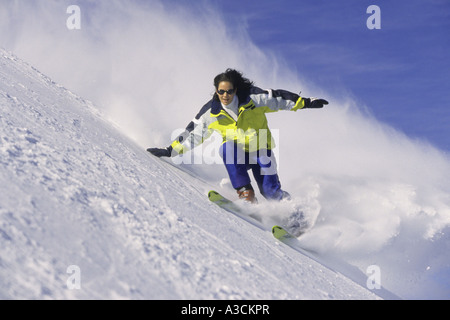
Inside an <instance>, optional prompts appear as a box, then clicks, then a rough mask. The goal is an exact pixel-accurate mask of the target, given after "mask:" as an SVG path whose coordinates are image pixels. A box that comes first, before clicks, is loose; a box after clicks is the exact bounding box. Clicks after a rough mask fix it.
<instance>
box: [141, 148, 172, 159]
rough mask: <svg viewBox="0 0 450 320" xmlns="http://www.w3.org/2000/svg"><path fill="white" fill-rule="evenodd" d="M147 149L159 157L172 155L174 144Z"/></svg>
mask: <svg viewBox="0 0 450 320" xmlns="http://www.w3.org/2000/svg"><path fill="white" fill-rule="evenodd" d="M147 151H148V152H150V153H151V154H152V155H154V156H155V157H158V158H161V157H171V156H172V146H170V147H167V148H148V149H147Z"/></svg>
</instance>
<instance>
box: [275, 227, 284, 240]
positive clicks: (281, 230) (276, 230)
mask: <svg viewBox="0 0 450 320" xmlns="http://www.w3.org/2000/svg"><path fill="white" fill-rule="evenodd" d="M284 233H286V231H285V230H284V229H283V228H282V227H280V226H273V227H272V234H273V235H274V236H275V238H278V237H277V236H278V235H280V234H284Z"/></svg>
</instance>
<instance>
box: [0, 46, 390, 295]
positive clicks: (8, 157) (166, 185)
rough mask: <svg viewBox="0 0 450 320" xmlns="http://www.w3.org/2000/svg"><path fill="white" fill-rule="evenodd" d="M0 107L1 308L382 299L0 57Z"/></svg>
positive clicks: (81, 103)
mask: <svg viewBox="0 0 450 320" xmlns="http://www.w3.org/2000/svg"><path fill="white" fill-rule="evenodd" d="M0 106H1V113H0V179H1V184H0V239H1V240H0V241H1V246H0V298H2V299H41V298H44V299H46V298H50V299H66V298H76V299H86V298H88V299H92V298H93V299H110V298H111V299H114V298H129V299H373V298H377V295H375V294H374V293H373V292H371V291H369V290H368V289H366V288H364V286H361V285H359V284H357V283H355V282H354V281H353V280H351V279H349V278H348V277H346V276H344V275H343V274H342V273H341V272H338V271H339V270H340V271H342V272H344V273H345V272H350V273H351V274H350V276H355V277H358V276H359V278H360V279H363V280H365V279H364V275H363V273H361V272H360V271H354V272H353V271H351V270H353V269H352V268H351V267H350V266H348V265H345V264H344V266H343V265H342V264H332V263H331V260H330V265H329V267H330V268H329V267H327V266H325V265H323V264H321V263H318V262H317V261H315V260H314V259H311V258H309V257H307V256H306V255H303V254H301V253H299V252H298V251H295V250H293V249H291V248H289V247H287V246H285V245H284V244H281V243H279V242H277V241H276V240H275V239H274V238H273V237H272V236H271V234H270V232H267V231H263V230H261V229H258V228H255V227H254V226H253V225H251V224H249V223H247V222H245V221H243V220H242V219H239V218H237V217H235V216H233V215H230V214H229V213H226V212H224V211H222V210H221V209H220V208H218V207H216V206H215V205H213V204H211V203H209V202H208V200H207V198H206V194H207V191H208V190H209V189H210V188H211V186H209V185H208V184H207V183H206V182H203V181H202V180H200V179H198V178H196V177H194V176H193V175H190V174H188V173H185V172H183V171H181V170H179V169H177V168H175V167H173V166H172V165H170V164H168V163H165V162H163V161H160V160H158V159H156V158H154V157H152V156H150V155H149V154H148V153H147V152H145V151H144V150H142V148H141V147H138V146H137V145H136V144H134V143H133V142H131V141H130V140H129V139H128V138H127V137H125V136H123V135H122V134H121V133H119V131H118V130H116V129H115V128H114V126H113V125H111V124H110V123H108V122H107V121H105V120H103V117H102V115H101V114H99V112H97V111H96V109H95V108H94V107H93V106H92V105H91V103H89V102H87V101H85V100H83V99H81V98H80V97H78V96H76V95H75V94H72V93H71V92H70V91H68V90H67V89H65V88H63V87H61V86H58V85H57V84H56V83H54V82H52V80H50V79H49V78H48V77H46V76H45V75H43V74H41V73H40V72H39V71H37V70H36V69H35V68H33V67H31V66H30V65H28V64H27V63H25V62H23V61H21V60H19V59H18V58H16V57H15V56H14V55H12V54H10V53H8V52H6V51H3V50H2V51H0ZM318 260H321V261H325V264H326V261H327V259H326V257H321V258H320V257H319V258H318ZM361 275H362V277H361ZM360 282H362V281H360ZM73 286H75V289H74V287H73ZM77 286H79V289H77ZM375 292H376V293H380V292H382V293H383V294H386V292H385V291H378V292H377V291H376V290H375ZM383 294H381V295H383ZM387 297H389V296H387Z"/></svg>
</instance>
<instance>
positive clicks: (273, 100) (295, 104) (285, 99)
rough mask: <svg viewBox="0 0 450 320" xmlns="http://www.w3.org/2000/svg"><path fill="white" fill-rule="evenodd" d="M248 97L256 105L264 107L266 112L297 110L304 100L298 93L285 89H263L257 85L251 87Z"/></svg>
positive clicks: (302, 105)
mask: <svg viewBox="0 0 450 320" xmlns="http://www.w3.org/2000/svg"><path fill="white" fill-rule="evenodd" d="M250 98H251V99H252V100H253V101H254V103H255V106H256V107H266V108H267V110H266V112H275V111H279V110H291V111H297V110H299V109H302V108H304V107H305V102H306V100H305V99H304V98H302V97H300V96H299V95H298V94H295V93H292V92H289V91H286V90H282V89H277V90H273V89H269V90H263V89H260V88H258V87H253V88H252V90H251V93H250Z"/></svg>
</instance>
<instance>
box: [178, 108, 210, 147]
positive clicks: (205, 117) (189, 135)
mask: <svg viewBox="0 0 450 320" xmlns="http://www.w3.org/2000/svg"><path fill="white" fill-rule="evenodd" d="M210 109H211V101H210V102H208V103H207V104H206V105H204V106H203V108H202V109H201V110H200V112H199V113H198V114H197V115H196V116H195V118H194V119H193V120H192V121H191V122H189V124H188V125H187V127H186V129H185V130H184V131H183V132H182V133H181V134H180V135H179V136H178V137H177V138H175V140H174V141H173V142H172V144H171V145H170V146H171V147H172V156H174V155H177V154H183V153H185V152H187V151H189V150H191V149H194V148H195V147H197V146H199V145H200V144H202V143H203V141H205V140H206V139H208V138H209V137H210V136H211V134H212V130H211V129H209V122H210V119H211V117H210V112H209V111H210Z"/></svg>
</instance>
